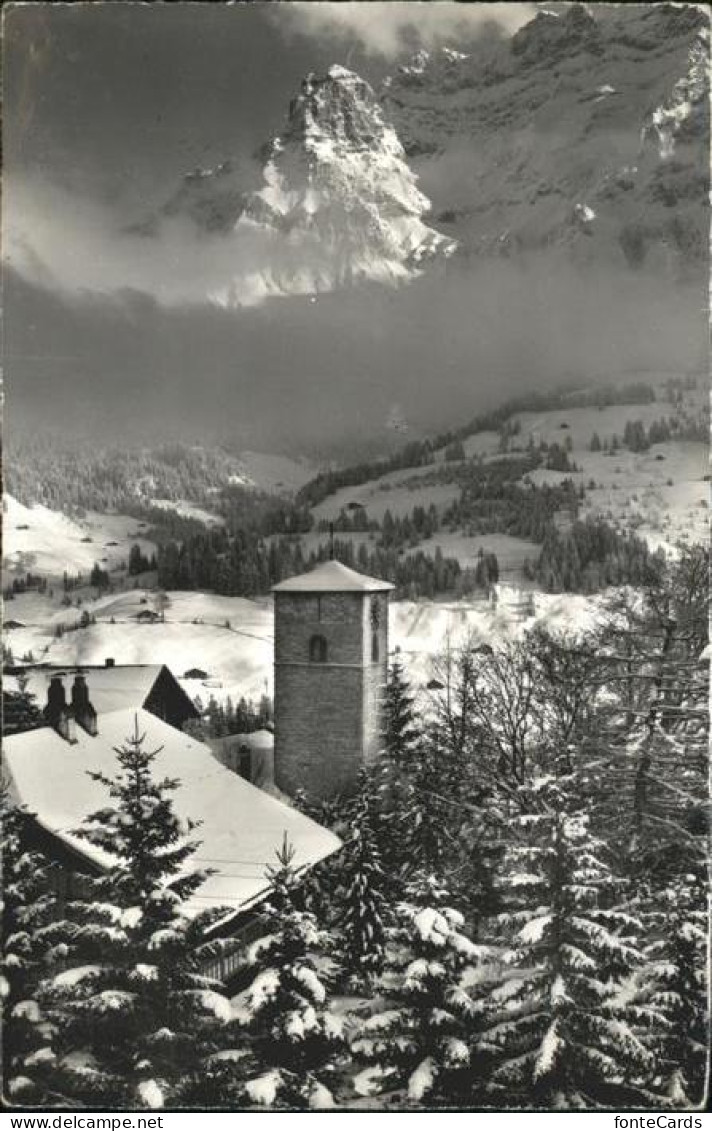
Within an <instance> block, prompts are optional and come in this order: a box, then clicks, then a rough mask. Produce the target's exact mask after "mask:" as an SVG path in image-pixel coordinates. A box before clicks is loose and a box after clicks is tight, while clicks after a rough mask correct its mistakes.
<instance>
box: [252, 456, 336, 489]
mask: <svg viewBox="0 0 712 1131" xmlns="http://www.w3.org/2000/svg"><path fill="white" fill-rule="evenodd" d="M238 458H239V460H240V464H241V466H242V468H243V469H244V478H242V480H241V481H242V482H243V483H244V484H246V485H247V486H250V485H252V486H255V487H259V489H260V490H261V491H269V492H273V491H274V492H280V491H290V492H292V491H298V490H299V488H300V487H303V486H304V484H305V483H308V482H309V480H310V479H313V478H314V476H315V475H316V473H317V471H318V468H316V467H315V466H314V464H312V463H310V462H309V461H308V460H306V459H304V460H294V459H290V458H289V457H288V456H279V455H274V454H273V453H269V452H240V455H239V457H238ZM234 481H235V482H238V480H237V479H235V480H234Z"/></svg>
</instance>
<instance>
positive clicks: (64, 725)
mask: <svg viewBox="0 0 712 1131" xmlns="http://www.w3.org/2000/svg"><path fill="white" fill-rule="evenodd" d="M54 729H55V730H56V731H57V734H60V735H61V736H62V738H63V739H64V741H65V742H68V743H70V745H72V746H73V745H74V743H75V742H76V741H77V725H76V723H75V722H74V715H73V714H72V712H71V709H66V708H65V710H64V711H62V713H61V715H60V716H59V719H58V720H57V724H56V726H55V728H54Z"/></svg>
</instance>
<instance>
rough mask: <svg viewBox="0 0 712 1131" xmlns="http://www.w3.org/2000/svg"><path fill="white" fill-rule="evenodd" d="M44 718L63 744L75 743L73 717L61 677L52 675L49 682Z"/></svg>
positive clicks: (75, 734) (75, 735)
mask: <svg viewBox="0 0 712 1131" xmlns="http://www.w3.org/2000/svg"><path fill="white" fill-rule="evenodd" d="M44 717H45V718H46V720H47V722H48V724H49V726H51V727H54V729H55V730H56V731H57V734H59V735H61V736H62V738H63V739H64V740H65V742H72V743H74V742H76V741H77V733H76V726H75V723H74V716H73V714H72V711H71V708H70V707H68V706H67V695H66V692H65V690H64V681H63V680H62V677H61V675H53V676H52V678H51V680H50V681H49V687H48V689H47V704H46V706H45V709H44Z"/></svg>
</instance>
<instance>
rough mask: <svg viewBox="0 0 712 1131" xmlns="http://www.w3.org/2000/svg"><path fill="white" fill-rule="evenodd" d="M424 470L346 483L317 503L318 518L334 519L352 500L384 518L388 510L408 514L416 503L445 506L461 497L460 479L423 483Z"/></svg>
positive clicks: (420, 505)
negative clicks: (356, 484)
mask: <svg viewBox="0 0 712 1131" xmlns="http://www.w3.org/2000/svg"><path fill="white" fill-rule="evenodd" d="M424 474H426V472H424V471H423V470H422V469H421V470H420V471H419V472H414V471H413V468H410V469H408V470H407V471H397V472H390V473H389V474H388V475H383V476H381V477H380V478H379V479H372V480H370V481H369V482H368V483H362V484H359V485H358V486H357V487H344V488H342V489H341V490H340V491H335V492H334V494H333V495H329V497H328V498H326V499H324V500H323V501H322V502H321V503H319V504H318V505H317V506H315V507H314V508H313V514H314V517H315V519H316V521H317V522H319V521H320V520H321V519H327V520H329V519H334V518H336V517H337V515H338V514H339V511H341V510H345V509H346V507H347V506H348V504H349V503H360V504H361V506H363V507H365V508H366V510H367V512H368V516H369V518H375V519H376V520H377V521H379V522H380V521H381V520H382V519H383V516H384V514H385V513H386V511H387V510H388V511H390V512H391V514H392V515H393V517H394V518H396V517H405V516H406V515H409V514H410V513H411V512H412V510H413V508H414V507H425V508H426V510H427V508H428V507H429V506H430V505H431V503H434V504H435V506H436V507H438V508H443V509H444V508H445V507H447V506H449V504H450V503H452V502H454V501H455V499H458V498H459V497H460V489H459V487H458V486H457V484H456V483H432V484H428V485H423V483H422V478H423V475H424Z"/></svg>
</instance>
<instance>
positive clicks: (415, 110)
mask: <svg viewBox="0 0 712 1131" xmlns="http://www.w3.org/2000/svg"><path fill="white" fill-rule="evenodd" d="M708 59H709V27H708V19H707V15H706V13H705V12H703V11H702V10H701V9H699V8H695V7H692V6H690V7H673V6H671V5H640V6H634V5H631V6H626V5H621V6H620V7H617V8H615V7H611V8H606V7H605V6H602V5H592V6H591V7H590V9H589V8H584V7H583V6H581V5H576V6H573V7H570V8H568V9H565V10H564V11H563V13H561V14H555V13H553V12H540V13H539V14H538V15H537V16H536V18H535V19H534V20H532V21H531V22H530V23H529V24H527V25H526V26H524V27H523V28H521V29H520V30H519V31H518V32H517V33H516V34H515V35H514V36H513V37H512V38H511V39H508V40H505V39H501V40H500V41H499V42H496V41H492V40H491V39H490V40H488V41H487V42H483V43H482V44H481V45H479V46H478V47H477V48H476V49H475V50H473V51H472V52H470V53H468V54H464V53H459V52H454V51H449V50H444V51H441V52H439V53H437V54H433V55H428V54H427V53H422V52H421V53H420V54H419V55H417V56H416V57H415V58H414V59H413V60H412V61H411V63H410V64H409V65H407V66H403V67H401V68H400V69H399V71H398V72H397V73H396V74H395V75H394V76H393V77H392V78H391V79H390V80H388V81H387V82H386V84H385V89H384V92H383V105H384V109H385V112H386V114H387V115H388V117H389V118H390V120H391V121H392V122H393V123H394V126H395V128H396V130H397V131H398V134H399V136H400V138H401V140H402V142H403V144H404V148H405V151H406V154H407V155H408V157H409V159H410V161H411V165H412V167H413V169H414V170H415V171H416V172H417V173H419V174H420V178H421V184H422V186H423V188H424V190H425V192H427V193H428V195H429V196H430V197H431V199H432V200H433V205H434V218H435V222H436V223H437V224H438V226H439V227H440V228H441V229H442V230H443V231H444V232H448V233H449V234H450V235H452V237H453V238H455V239H457V240H458V241H459V242H460V244H461V246H462V248H463V249H464V251H465V253H466V254H469V255H489V254H493V253H495V254H501V255H507V256H516V255H523V254H527V253H529V252H535V251H539V250H541V249H551V248H552V247H557V248H564V249H565V250H566V253H567V254H569V255H571V256H572V257H573V258H574V259H575V260H579V261H583V262H590V261H603V262H606V263H611V264H616V265H619V266H622V267H630V268H633V269H640V268H645V267H648V268H651V269H654V270H665V271H670V272H672V273H673V274H680V273H682V274H685V273H687V272H689V271H690V270H695V269H696V268H699V267H701V266H702V265H703V264H704V263H706V260H707V249H708V237H707V227H708V220H707V188H708V179H709V173H708V170H709V146H708V135H709V117H708V98H707V88H708V71H707V65H708V64H707V61H708Z"/></svg>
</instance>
